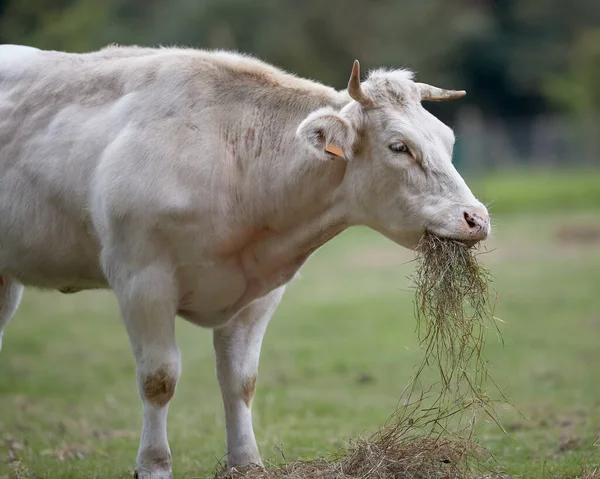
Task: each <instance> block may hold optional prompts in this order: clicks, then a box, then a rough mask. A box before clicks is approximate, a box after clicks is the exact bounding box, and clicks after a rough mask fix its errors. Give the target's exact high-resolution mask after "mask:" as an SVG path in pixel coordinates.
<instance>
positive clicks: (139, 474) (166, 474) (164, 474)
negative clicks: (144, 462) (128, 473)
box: [133, 471, 173, 479]
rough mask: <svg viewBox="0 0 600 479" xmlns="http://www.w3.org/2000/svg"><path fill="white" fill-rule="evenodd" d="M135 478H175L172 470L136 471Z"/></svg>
mask: <svg viewBox="0 0 600 479" xmlns="http://www.w3.org/2000/svg"><path fill="white" fill-rule="evenodd" d="M133 478H134V479H173V474H171V471H152V472H150V471H135V472H134V473H133Z"/></svg>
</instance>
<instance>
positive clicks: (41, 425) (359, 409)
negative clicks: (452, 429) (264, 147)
mask: <svg viewBox="0 0 600 479" xmlns="http://www.w3.org/2000/svg"><path fill="white" fill-rule="evenodd" d="M0 42H2V43H17V44H26V45H32V46H37V47H41V48H46V49H60V50H67V51H74V52H82V51H87V50H92V49H97V48H100V47H102V46H105V45H107V44H109V43H119V44H140V45H165V46H166V45H183V46H190V47H201V48H227V49H236V50H239V51H242V52H247V53H253V54H255V55H256V56H258V57H259V58H261V59H263V60H266V61H268V62H271V63H274V64H276V65H278V66H280V67H283V68H285V69H288V70H290V71H292V72H294V73H296V74H298V75H301V76H305V77H309V78H313V79H315V80H318V81H321V82H324V83H327V84H330V85H332V86H334V87H336V88H344V86H345V85H346V82H347V80H348V75H349V72H350V67H351V64H352V60H353V59H354V58H358V59H359V60H360V61H361V65H362V67H363V69H369V68H375V67H382V66H385V67H401V66H405V67H409V68H411V69H414V70H415V71H416V72H417V78H418V80H419V81H424V82H428V83H431V84H434V85H437V86H440V87H445V88H459V89H462V88H464V89H466V90H467V92H468V95H467V97H466V98H465V99H463V100H461V101H457V102H448V103H443V104H439V105H432V104H426V105H425V106H426V107H427V108H429V109H431V111H432V112H434V113H435V114H437V115H438V116H439V117H440V118H442V119H443V120H444V121H445V122H447V123H448V124H449V125H450V126H452V127H453V128H454V130H455V132H456V134H457V144H456V151H455V162H456V164H457V167H458V169H459V170H460V171H461V173H462V174H463V175H464V176H465V177H466V179H467V180H468V183H469V184H470V185H471V187H472V189H473V190H474V192H475V193H476V195H477V196H478V197H479V198H480V199H481V200H482V201H484V202H485V203H486V204H487V205H489V208H490V211H491V213H492V223H493V227H494V234H493V237H492V238H491V239H490V240H489V241H488V242H487V248H488V249H489V250H491V252H490V253H488V254H486V255H484V261H485V262H486V263H487V264H488V266H489V267H490V268H491V270H492V272H493V274H494V276H495V278H496V280H495V284H494V286H495V288H496V289H497V290H498V293H499V303H498V308H497V315H498V316H499V317H500V318H502V319H503V320H504V321H505V323H503V324H502V325H501V331H502V334H503V337H504V340H505V346H504V347H502V346H501V345H500V343H499V342H498V341H497V338H495V337H494V336H491V337H490V338H489V343H488V345H487V348H486V352H487V355H488V357H489V359H490V367H491V370H492V377H493V378H494V379H495V380H496V381H497V382H498V384H499V385H500V387H501V388H502V389H503V390H504V391H505V392H506V394H507V396H508V397H509V398H510V399H511V400H512V401H513V402H514V404H515V406H516V407H517V408H518V409H519V410H520V411H521V412H522V413H523V415H524V417H523V416H520V415H519V414H517V413H516V412H515V411H514V410H513V409H511V408H505V409H500V410H499V416H500V420H501V421H502V423H503V424H504V425H505V426H506V428H507V432H508V434H504V433H502V432H501V431H499V430H498V428H497V427H495V426H494V425H493V424H486V423H482V424H481V425H480V428H479V431H478V432H479V436H478V437H479V440H480V442H482V444H483V445H484V446H486V447H488V448H489V449H490V450H491V451H492V452H493V453H494V454H495V456H496V459H497V461H498V466H497V467H498V468H499V469H505V470H506V471H508V472H509V473H510V474H511V475H513V476H514V477H531V478H559V477H560V478H584V477H585V478H587V479H591V478H598V477H600V476H599V474H600V473H598V472H597V471H598V468H599V467H600V447H599V446H598V439H597V438H598V436H599V435H600V3H599V2H598V0H571V1H569V2H562V1H558V0H554V1H552V0H520V1H517V0H498V1H491V0H454V1H444V0H421V1H412V2H408V1H407V2H400V1H395V2H394V1H391V0H372V1H358V0H346V1H341V0H332V1H322V0H321V1H317V0H304V1H299V0H281V1H275V0H268V1H265V0H256V1H250V0H223V1H216V0H212V1H199V0H171V1H169V2H166V1H158V0H147V1H142V0H0ZM412 258H413V255H412V253H411V252H410V251H406V250H403V249H401V248H399V247H398V246H396V245H393V244H391V243H390V242H389V241H388V240H386V239H384V238H382V237H380V236H378V235H377V234H375V233H373V232H371V231H368V230H365V229H362V228H356V229H352V230H350V231H348V232H346V233H344V234H342V235H341V236H340V237H339V238H336V239H335V240H333V241H332V242H331V243H330V244H328V245H326V246H325V247H324V248H323V249H322V250H320V251H319V252H317V254H316V255H315V256H314V258H312V259H311V260H310V261H309V263H308V265H307V267H306V268H305V269H304V270H303V273H302V276H303V277H302V278H301V279H299V280H297V281H295V282H294V283H293V284H292V285H291V286H290V288H289V290H288V292H287V293H286V296H285V297H284V300H283V303H282V305H281V307H280V308H279V309H278V311H277V313H276V315H275V318H274V319H273V322H272V324H271V326H270V328H269V331H268V332H267V335H266V339H265V345H264V348H263V356H262V361H261V369H260V379H259V385H258V391H257V396H256V399H255V403H254V410H255V423H256V433H257V438H258V441H259V446H260V447H261V450H262V453H263V456H264V458H265V459H266V460H267V461H272V462H282V461H284V460H294V459H297V458H305V459H310V458H313V457H316V456H319V455H323V454H327V453H329V452H332V451H334V450H335V449H336V448H338V447H340V446H341V445H343V444H344V443H345V441H346V440H347V439H348V438H349V437H353V436H356V435H359V434H367V433H369V432H372V431H374V430H376V429H377V428H378V427H379V426H380V425H381V424H382V423H383V422H384V421H385V419H386V418H387V417H388V415H389V414H391V413H392V411H393V410H394V408H395V407H396V403H397V400H398V397H399V394H400V391H401V390H402V388H403V387H404V386H405V385H406V382H407V381H408V378H409V376H410V374H411V372H412V368H413V367H414V366H415V365H416V364H417V363H418V362H419V360H420V352H419V350H418V348H417V338H416V334H415V324H414V319H413V305H412V294H411V292H410V291H409V290H408V286H409V281H408V279H407V277H408V276H409V275H410V273H411V271H412V264H411V263H410V260H411V259H412ZM178 336H179V340H180V347H181V349H182V353H183V358H184V365H183V376H182V379H181V383H180V386H179V388H178V392H177V395H176V397H175V399H174V401H173V404H172V407H171V412H170V421H169V433H170V441H171V447H172V449H173V458H174V470H175V474H176V477H177V478H183V477H185V478H196V477H198V478H199V477H209V476H210V474H211V471H212V469H213V467H214V466H215V464H216V463H217V460H218V459H222V458H223V455H224V453H225V447H224V423H223V414H222V409H221V408H222V405H221V397H220V393H219V390H218V386H217V382H216V378H215V375H214V359H213V353H212V345H211V339H210V333H209V332H208V331H205V330H201V329H199V328H195V327H192V326H190V325H189V324H186V323H184V322H182V321H181V322H179V323H178ZM4 338H5V340H4V349H3V351H2V353H0V478H4V477H11V478H61V479H69V478H102V479H104V478H109V477H110V478H113V477H119V478H121V477H123V478H124V477H129V475H130V470H131V469H132V467H133V465H134V461H135V453H136V449H137V441H138V436H139V430H140V427H141V414H140V409H141V407H140V403H139V399H138V397H137V392H136V385H135V374H134V364H133V359H132V356H131V353H130V351H129V344H128V341H127V337H126V335H125V331H124V328H123V325H122V323H121V321H120V319H119V317H118V313H117V308H116V304H115V301H114V298H113V297H112V296H111V295H110V294H109V293H92V292H86V293H80V294H77V295H72V296H64V295H60V294H58V293H40V292H35V291H28V292H26V295H25V299H24V301H23V304H22V307H21V309H20V310H19V312H18V313H17V315H16V317H15V318H14V320H13V322H12V323H11V324H10V325H9V326H8V327H7V329H6V332H5V336H4ZM595 471H596V472H595Z"/></svg>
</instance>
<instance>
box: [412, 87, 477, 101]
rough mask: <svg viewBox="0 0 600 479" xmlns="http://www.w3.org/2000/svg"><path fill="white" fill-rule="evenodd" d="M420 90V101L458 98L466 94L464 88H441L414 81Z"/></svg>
mask: <svg viewBox="0 0 600 479" xmlns="http://www.w3.org/2000/svg"><path fill="white" fill-rule="evenodd" d="M415 85H417V87H418V88H419V91H420V92H421V101H446V100H458V99H459V98H462V97H463V96H465V95H466V94H467V92H466V91H464V90H443V89H442V88H437V87H434V86H431V85H427V84H426V83H415Z"/></svg>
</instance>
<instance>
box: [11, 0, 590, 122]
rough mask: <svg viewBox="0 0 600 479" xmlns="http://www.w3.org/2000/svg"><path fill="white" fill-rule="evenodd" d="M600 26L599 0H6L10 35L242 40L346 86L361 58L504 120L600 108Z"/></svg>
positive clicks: (448, 110)
mask: <svg viewBox="0 0 600 479" xmlns="http://www.w3.org/2000/svg"><path fill="white" fill-rule="evenodd" d="M599 26H600V4H599V3H598V0H570V1H569V2H557V1H556V0H527V1H523V0H521V1H519V0H453V1H448V0H420V1H411V2H398V1H394V0H371V1H365V0H329V1H327V2H324V1H322V0H171V1H170V2H162V1H158V0H26V1H25V0H0V41H2V42H10V43H23V44H28V45H33V46H38V47H42V48H48V49H61V50H68V51H87V50H92V49H96V48H99V47H102V46H104V45H106V44H108V43H119V44H132V43H134V44H145V45H159V44H161V45H175V44H179V45H186V46H193V47H205V48H227V49H236V50H239V51H243V52H247V53H251V54H254V55H256V56H258V57H260V58H262V59H264V60H266V61H269V62H272V63H274V64H276V65H279V66H281V67H283V68H285V69H288V70H290V71H293V72H295V73H297V74H299V75H302V76H307V77H311V78H314V79H317V80H319V81H322V82H324V83H328V84H331V85H333V86H335V87H337V88H343V87H344V86H345V84H346V82H347V79H348V75H349V70H350V67H351V64H352V60H353V59H354V58H359V59H360V60H361V64H362V65H363V70H367V69H369V68H374V67H380V66H388V67H398V66H407V67H409V68H411V69H414V70H416V72H417V73H418V78H419V80H421V81H424V82H429V83H433V84H436V85H439V86H442V87H447V88H466V89H467V90H468V92H469V95H468V97H467V99H466V100H465V101H464V102H461V104H462V105H464V104H468V103H473V104H477V105H479V106H480V107H481V108H482V109H483V110H484V111H485V112H486V114H487V115H489V116H494V117H515V116H531V115H535V114H538V113H540V112H544V111H548V110H549V109H553V108H554V109H566V110H569V111H575V110H577V111H579V110H581V109H582V108H584V109H585V108H591V109H595V110H599V109H600V107H599V106H598V95H599V94H598V85H600V77H599V72H598V66H597V63H598V55H599V53H598V48H599V47H598V45H599V44H600V42H599V41H598V31H599V30H598V29H599ZM428 108H431V109H432V110H434V112H435V113H436V114H440V115H441V116H442V117H443V116H445V115H451V114H452V112H453V111H454V109H455V108H457V106H456V104H454V103H453V104H444V105H441V104H440V105H428Z"/></svg>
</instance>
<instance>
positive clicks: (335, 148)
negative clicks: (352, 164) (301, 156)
mask: <svg viewBox="0 0 600 479" xmlns="http://www.w3.org/2000/svg"><path fill="white" fill-rule="evenodd" d="M325 151H327V152H329V153H331V154H332V155H335V156H339V157H340V158H343V157H344V152H343V151H342V149H341V148H340V147H339V146H336V145H327V146H326V147H325Z"/></svg>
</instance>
